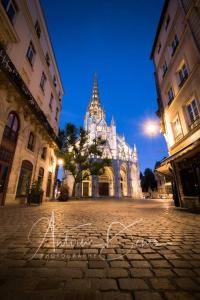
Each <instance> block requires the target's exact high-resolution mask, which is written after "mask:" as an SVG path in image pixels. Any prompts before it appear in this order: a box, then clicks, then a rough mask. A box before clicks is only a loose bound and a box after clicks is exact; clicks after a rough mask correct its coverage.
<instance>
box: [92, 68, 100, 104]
mask: <svg viewBox="0 0 200 300" xmlns="http://www.w3.org/2000/svg"><path fill="white" fill-rule="evenodd" d="M92 100H97V101H99V102H100V98H99V88H98V80H97V75H96V73H95V74H94V81H93V89H92Z"/></svg>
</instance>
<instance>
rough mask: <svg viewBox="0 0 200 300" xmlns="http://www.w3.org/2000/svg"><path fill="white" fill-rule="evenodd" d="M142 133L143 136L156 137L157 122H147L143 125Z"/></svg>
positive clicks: (157, 131) (157, 130) (157, 132)
mask: <svg viewBox="0 0 200 300" xmlns="http://www.w3.org/2000/svg"><path fill="white" fill-rule="evenodd" d="M143 131H144V134H145V135H147V136H149V137H151V138H152V137H155V136H157V135H158V134H159V125H158V122H157V121H155V120H147V121H146V122H145V123H144V124H143Z"/></svg>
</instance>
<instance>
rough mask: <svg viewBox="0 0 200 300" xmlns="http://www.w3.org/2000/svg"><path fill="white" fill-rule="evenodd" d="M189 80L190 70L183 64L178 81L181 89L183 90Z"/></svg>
mask: <svg viewBox="0 0 200 300" xmlns="http://www.w3.org/2000/svg"><path fill="white" fill-rule="evenodd" d="M187 78H188V69H187V66H186V64H185V63H183V64H182V66H181V67H180V69H179V70H178V80H179V87H180V88H181V87H182V86H183V84H184V82H185V81H186V79H187Z"/></svg>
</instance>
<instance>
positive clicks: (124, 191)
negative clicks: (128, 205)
mask: <svg viewBox="0 0 200 300" xmlns="http://www.w3.org/2000/svg"><path fill="white" fill-rule="evenodd" d="M120 187H121V195H122V197H127V196H128V177H127V167H126V165H125V164H122V166H121V167H120Z"/></svg>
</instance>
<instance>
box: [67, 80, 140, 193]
mask: <svg viewBox="0 0 200 300" xmlns="http://www.w3.org/2000/svg"><path fill="white" fill-rule="evenodd" d="M84 128H85V130H86V131H87V132H88V137H89V143H92V141H93V140H94V139H95V138H97V137H101V138H102V139H103V140H105V141H106V144H105V146H104V149H103V157H106V158H109V159H111V162H112V164H111V166H109V167H106V168H105V172H104V174H103V175H100V176H90V177H89V178H87V180H83V182H82V183H81V184H80V185H79V187H78V190H79V193H78V194H79V195H80V196H82V197H117V198H121V197H130V198H137V199H139V198H141V197H142V191H141V187H140V179H139V168H138V158H137V151H136V147H134V149H132V148H131V147H130V146H129V145H128V144H127V143H126V141H125V137H124V136H119V135H118V134H117V132H116V124H115V121H114V119H112V121H111V124H110V126H108V124H107V122H106V116H105V111H104V109H103V108H102V105H101V101H100V98H99V92H98V82H97V79H96V78H94V85H93V91H92V97H91V100H90V103H89V106H88V110H87V112H86V115H85V121H84ZM67 182H68V187H69V189H70V193H72V185H73V184H72V183H73V181H72V178H71V177H70V175H69V174H68V176H67Z"/></svg>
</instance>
